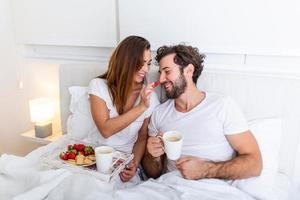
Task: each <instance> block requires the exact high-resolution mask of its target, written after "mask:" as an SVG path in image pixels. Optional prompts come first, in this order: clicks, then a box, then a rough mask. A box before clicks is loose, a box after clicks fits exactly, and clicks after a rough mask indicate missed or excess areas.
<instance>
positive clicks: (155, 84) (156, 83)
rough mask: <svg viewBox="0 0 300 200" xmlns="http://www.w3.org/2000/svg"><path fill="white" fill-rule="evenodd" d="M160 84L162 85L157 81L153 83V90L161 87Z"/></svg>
mask: <svg viewBox="0 0 300 200" xmlns="http://www.w3.org/2000/svg"><path fill="white" fill-rule="evenodd" d="M159 84H160V83H159V82H157V81H156V82H153V83H152V87H153V88H156V87H157V86H159Z"/></svg>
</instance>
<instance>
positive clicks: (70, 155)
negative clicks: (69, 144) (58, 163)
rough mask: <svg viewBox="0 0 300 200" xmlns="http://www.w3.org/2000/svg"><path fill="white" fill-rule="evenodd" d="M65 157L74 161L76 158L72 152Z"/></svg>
mask: <svg viewBox="0 0 300 200" xmlns="http://www.w3.org/2000/svg"><path fill="white" fill-rule="evenodd" d="M67 155H68V159H75V157H76V154H75V153H74V152H69V153H67Z"/></svg>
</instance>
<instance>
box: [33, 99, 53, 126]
mask: <svg viewBox="0 0 300 200" xmlns="http://www.w3.org/2000/svg"><path fill="white" fill-rule="evenodd" d="M29 109H30V118H31V121H32V122H34V123H36V124H44V123H47V122H49V121H50V120H52V119H53V117H54V102H53V101H52V100H51V99H49V98H38V99H33V100H31V101H29Z"/></svg>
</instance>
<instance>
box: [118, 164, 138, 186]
mask: <svg viewBox="0 0 300 200" xmlns="http://www.w3.org/2000/svg"><path fill="white" fill-rule="evenodd" d="M136 170H137V165H136V164H135V163H134V161H133V160H132V161H131V162H130V163H129V164H128V165H127V166H126V168H125V169H123V171H122V172H121V173H120V174H119V176H120V179H121V181H123V182H127V181H129V180H130V179H131V178H132V177H134V175H135V173H136Z"/></svg>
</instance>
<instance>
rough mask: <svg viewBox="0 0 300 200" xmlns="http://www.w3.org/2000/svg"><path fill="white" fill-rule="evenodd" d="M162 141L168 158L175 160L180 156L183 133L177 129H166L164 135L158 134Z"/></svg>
mask: <svg viewBox="0 0 300 200" xmlns="http://www.w3.org/2000/svg"><path fill="white" fill-rule="evenodd" d="M158 137H160V138H161V139H162V141H163V143H164V151H165V153H166V154H167V157H168V159H170V160H177V159H178V158H180V155H181V149H182V142H183V135H182V134H181V133H180V132H178V131H168V132H165V133H164V135H163V136H162V137H161V136H158Z"/></svg>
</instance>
